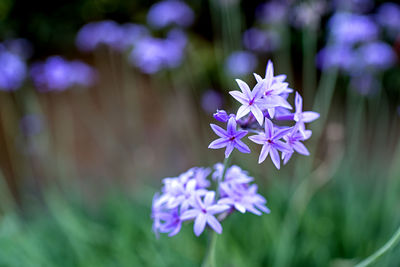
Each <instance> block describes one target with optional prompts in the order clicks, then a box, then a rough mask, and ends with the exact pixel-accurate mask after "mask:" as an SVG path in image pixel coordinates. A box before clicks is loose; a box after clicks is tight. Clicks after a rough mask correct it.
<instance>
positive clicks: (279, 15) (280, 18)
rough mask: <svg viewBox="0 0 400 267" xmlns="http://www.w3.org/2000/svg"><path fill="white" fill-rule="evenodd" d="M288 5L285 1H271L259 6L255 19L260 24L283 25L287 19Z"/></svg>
mask: <svg viewBox="0 0 400 267" xmlns="http://www.w3.org/2000/svg"><path fill="white" fill-rule="evenodd" d="M288 10H289V5H288V3H287V2H286V1H277V0H273V1H270V2H268V3H265V4H262V5H259V6H258V7H257V9H256V17H257V19H258V20H260V21H261V22H264V23H267V24H270V23H283V22H284V21H285V20H286V18H287V13H288Z"/></svg>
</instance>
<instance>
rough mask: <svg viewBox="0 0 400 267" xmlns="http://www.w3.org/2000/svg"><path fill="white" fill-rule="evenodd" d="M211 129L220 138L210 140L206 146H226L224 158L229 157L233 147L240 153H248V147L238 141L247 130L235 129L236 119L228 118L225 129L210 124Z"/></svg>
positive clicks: (217, 147)
mask: <svg viewBox="0 0 400 267" xmlns="http://www.w3.org/2000/svg"><path fill="white" fill-rule="evenodd" d="M210 126H211V128H212V129H213V131H214V132H215V133H216V134H217V135H218V136H219V137H221V138H218V139H217V140H215V141H213V142H211V144H210V145H209V146H208V148H212V149H219V148H223V147H226V150H225V158H227V157H229V155H230V154H231V153H232V151H233V149H234V148H237V149H238V150H239V151H240V152H242V153H250V149H249V147H248V146H247V145H246V144H245V143H243V142H242V141H240V139H242V138H243V137H245V136H246V134H247V131H245V130H239V131H237V130H236V120H235V118H234V117H231V118H229V120H228V125H227V129H226V130H224V129H222V128H221V127H219V126H217V125H215V124H210Z"/></svg>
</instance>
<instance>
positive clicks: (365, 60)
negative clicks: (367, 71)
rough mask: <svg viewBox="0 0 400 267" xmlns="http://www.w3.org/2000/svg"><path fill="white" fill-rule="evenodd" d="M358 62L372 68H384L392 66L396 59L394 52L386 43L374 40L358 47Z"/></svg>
mask: <svg viewBox="0 0 400 267" xmlns="http://www.w3.org/2000/svg"><path fill="white" fill-rule="evenodd" d="M357 51H358V53H359V59H360V60H359V61H358V62H359V64H360V65H363V66H362V67H364V68H371V69H372V70H374V69H377V70H386V69H388V68H390V67H392V66H393V65H394V64H395V62H396V60H397V57H396V53H395V52H394V51H393V48H392V47H391V46H390V45H388V44H387V43H384V42H381V41H376V42H372V43H367V44H364V45H362V46H360V47H359V48H358V50H357Z"/></svg>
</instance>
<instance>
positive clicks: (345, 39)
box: [328, 12, 379, 45]
mask: <svg viewBox="0 0 400 267" xmlns="http://www.w3.org/2000/svg"><path fill="white" fill-rule="evenodd" d="M328 25H329V29H330V34H331V36H332V38H333V41H335V42H336V43H337V44H343V45H346V44H349V45H352V44H356V43H358V42H365V41H370V40H374V39H376V38H377V37H378V33H379V28H378V26H377V25H376V24H375V22H374V21H373V19H372V18H371V17H370V16H365V15H357V14H351V13H344V12H340V13H336V14H335V15H333V16H332V17H331V19H330V20H329V22H328Z"/></svg>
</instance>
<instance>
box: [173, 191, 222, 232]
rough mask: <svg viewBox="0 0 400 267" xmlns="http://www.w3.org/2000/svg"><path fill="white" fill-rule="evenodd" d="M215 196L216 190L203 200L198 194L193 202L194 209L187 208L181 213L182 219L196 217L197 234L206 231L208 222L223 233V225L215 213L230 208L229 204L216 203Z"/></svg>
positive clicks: (195, 230) (215, 229)
mask: <svg viewBox="0 0 400 267" xmlns="http://www.w3.org/2000/svg"><path fill="white" fill-rule="evenodd" d="M214 198H215V192H214V191H210V192H208V193H207V194H206V195H205V197H204V199H203V201H202V200H201V199H200V196H199V195H197V196H196V197H195V199H194V201H193V203H192V204H193V205H192V206H193V209H190V210H187V211H185V212H184V213H183V214H182V215H181V218H180V219H181V220H182V221H186V220H191V219H194V227H193V229H194V233H195V235H196V236H199V235H200V234H201V233H202V232H203V231H204V228H205V227H206V224H208V225H209V226H210V227H211V228H212V229H213V230H214V231H215V232H217V233H218V234H220V233H222V226H221V224H220V223H219V221H218V220H217V218H215V217H214V215H215V214H218V213H221V212H224V211H226V210H228V209H229V206H228V205H223V204H216V203H214Z"/></svg>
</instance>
